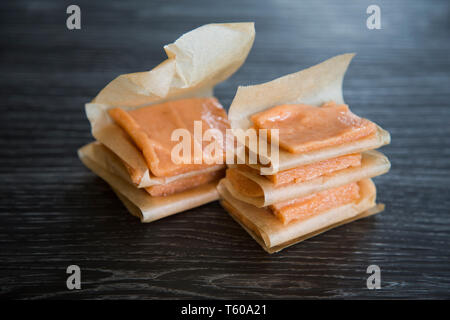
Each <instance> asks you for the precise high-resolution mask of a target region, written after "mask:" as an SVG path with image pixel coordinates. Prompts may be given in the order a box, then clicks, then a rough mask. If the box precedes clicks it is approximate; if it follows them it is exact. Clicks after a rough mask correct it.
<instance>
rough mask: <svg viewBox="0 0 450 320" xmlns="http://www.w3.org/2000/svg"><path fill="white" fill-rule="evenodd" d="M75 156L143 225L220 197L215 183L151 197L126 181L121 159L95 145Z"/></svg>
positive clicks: (87, 147)
mask: <svg viewBox="0 0 450 320" xmlns="http://www.w3.org/2000/svg"><path fill="white" fill-rule="evenodd" d="M78 156H79V157H80V159H81V161H82V162H83V163H84V165H86V167H88V168H89V169H91V170H92V171H93V172H94V173H95V174H96V175H98V176H99V177H100V178H102V179H103V180H105V181H106V182H107V183H108V184H109V185H110V186H111V187H112V189H113V190H114V192H116V194H117V195H118V196H119V199H121V200H122V202H123V203H124V205H125V206H126V207H127V209H128V210H129V211H130V212H131V214H133V215H134V216H136V217H138V218H139V219H141V221H142V222H152V221H155V220H158V219H161V218H164V217H167V216H170V215H173V214H175V213H178V212H182V211H185V210H188V209H192V208H195V207H198V206H201V205H203V204H206V203H208V202H211V201H215V200H217V199H218V197H219V194H218V192H217V189H216V185H217V183H216V182H213V183H208V184H205V185H202V186H200V187H197V188H195V189H192V190H187V191H184V192H180V193H177V194H174V195H170V196H166V197H152V196H150V195H149V194H148V193H147V192H146V191H145V190H142V189H138V188H136V187H135V186H134V185H132V184H131V183H130V182H129V180H128V181H127V172H126V168H125V167H124V166H123V164H122V162H121V161H120V159H119V158H118V157H117V156H115V155H114V154H113V153H112V152H111V151H108V149H106V148H105V147H104V146H102V145H101V144H100V143H97V142H94V143H90V144H88V145H86V146H84V147H82V148H80V149H79V150H78ZM112 172H114V173H112ZM128 179H129V177H128Z"/></svg>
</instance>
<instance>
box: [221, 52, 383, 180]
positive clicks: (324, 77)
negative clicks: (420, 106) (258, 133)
mask: <svg viewBox="0 0 450 320" xmlns="http://www.w3.org/2000/svg"><path fill="white" fill-rule="evenodd" d="M353 56H354V54H343V55H339V56H336V57H333V58H331V59H328V60H326V61H324V62H322V63H320V64H318V65H315V66H312V67H310V68H308V69H305V70H301V71H299V72H296V73H292V74H289V75H286V76H284V77H281V78H278V79H275V80H272V81H269V82H266V83H263V84H259V85H254V86H240V87H239V88H238V90H237V92H236V96H235V97H234V99H233V102H232V103H231V106H230V110H229V112H228V119H229V120H230V122H231V127H232V129H233V130H236V129H243V130H247V129H248V128H250V127H251V126H252V122H251V120H250V116H251V115H253V114H255V113H258V112H261V111H264V110H267V109H270V108H272V107H275V106H277V105H282V104H298V103H303V104H309V105H313V106H320V105H322V104H323V103H325V102H328V101H331V100H332V101H334V102H336V103H338V104H342V103H344V99H343V94H342V81H343V79H344V74H345V72H346V70H347V67H348V65H349V64H350V61H351V60H352V58H353ZM237 139H238V140H239V142H240V143H241V144H242V145H247V147H248V152H250V153H253V154H255V155H257V154H258V152H257V146H252V145H248V143H247V144H246V141H245V140H244V139H240V137H239V136H237ZM389 142H390V136H389V133H388V132H387V131H385V130H383V129H382V128H380V127H378V130H377V133H376V135H375V136H374V137H368V138H366V139H361V140H359V141H355V142H352V143H347V144H343V145H340V146H336V147H329V148H324V149H322V150H317V151H313V152H307V153H302V154H293V153H289V152H287V151H284V150H282V149H281V148H280V151H279V164H278V165H277V164H276V162H274V161H272V159H271V157H270V155H269V156H268V157H265V156H263V157H262V160H263V161H265V162H270V163H271V165H270V168H269V169H270V170H267V171H266V174H273V173H276V172H278V171H282V170H286V169H291V168H294V167H297V166H300V165H304V164H309V163H314V162H317V161H321V160H325V159H330V158H335V157H338V156H341V155H344V154H349V153H359V152H362V151H366V150H370V149H376V148H379V147H381V146H383V145H385V144H388V143H389ZM260 156H261V155H260Z"/></svg>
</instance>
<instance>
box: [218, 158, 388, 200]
mask: <svg viewBox="0 0 450 320" xmlns="http://www.w3.org/2000/svg"><path fill="white" fill-rule="evenodd" d="M235 167H236V166H235ZM390 167H391V164H390V162H389V160H388V159H387V157H386V156H384V155H383V154H382V153H380V152H378V151H374V150H372V151H366V152H364V153H363V154H362V159H361V166H360V167H351V168H347V169H343V170H339V171H338V172H336V173H334V174H331V175H326V176H323V177H319V178H316V179H313V180H310V181H305V182H302V183H296V184H290V185H288V186H286V187H279V188H275V187H274V185H273V183H272V182H271V181H270V180H268V179H266V178H265V177H264V176H260V175H257V174H254V173H252V172H248V171H245V170H239V168H238V167H236V168H237V169H238V170H239V172H240V173H241V174H242V175H244V176H246V177H247V178H249V179H251V180H252V181H254V182H256V183H257V184H258V185H259V186H260V187H261V189H262V190H263V192H264V196H261V197H248V196H244V195H242V194H241V193H239V192H238V191H237V190H235V189H234V188H233V186H232V184H231V183H230V181H229V180H227V179H223V181H222V183H223V184H224V185H225V186H226V187H227V189H228V192H229V193H230V194H232V195H233V197H234V198H236V199H239V200H241V201H244V202H247V203H250V204H252V205H254V206H256V207H258V208H261V207H266V206H269V205H271V204H274V203H277V202H281V201H285V200H290V199H293V198H297V197H303V196H307V195H309V194H312V193H316V192H320V191H323V190H326V189H330V188H335V187H339V186H343V185H346V184H349V183H352V182H356V181H360V180H363V179H368V178H372V177H375V176H378V175H381V174H384V173H386V172H388V171H389V169H390Z"/></svg>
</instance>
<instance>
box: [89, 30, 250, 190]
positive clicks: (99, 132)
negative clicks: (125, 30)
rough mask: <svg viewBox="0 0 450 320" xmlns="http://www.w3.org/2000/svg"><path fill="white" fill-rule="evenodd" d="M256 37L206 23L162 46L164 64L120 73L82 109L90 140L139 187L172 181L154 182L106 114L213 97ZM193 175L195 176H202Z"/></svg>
mask: <svg viewBox="0 0 450 320" xmlns="http://www.w3.org/2000/svg"><path fill="white" fill-rule="evenodd" d="M254 38H255V29H254V24H253V23H226V24H208V25H204V26H202V27H199V28H197V29H195V30H193V31H190V32H188V33H186V34H184V35H183V36H181V37H180V38H178V39H177V40H176V41H175V42H174V43H171V44H169V45H166V46H164V50H165V51H166V54H167V57H168V58H167V60H165V61H164V62H162V63H161V64H159V65H158V66H157V67H155V68H154V69H152V70H150V71H145V72H137V73H130V74H124V75H121V76H119V77H117V78H116V79H114V80H113V81H111V82H110V83H109V84H108V85H107V86H106V87H105V88H103V89H102V90H101V91H100V93H99V94H98V95H97V96H96V97H95V99H94V100H93V101H92V103H88V104H86V114H87V117H88V119H89V121H90V123H91V129H92V135H93V136H94V137H95V138H96V139H97V140H98V141H100V142H102V143H103V144H104V145H105V146H107V147H108V148H109V149H110V150H112V151H113V152H114V153H115V154H116V155H117V156H119V157H120V158H121V159H122V160H123V161H125V162H126V163H127V165H129V166H130V167H131V168H133V169H134V170H137V172H140V173H142V176H143V177H142V179H141V181H140V182H139V183H138V187H140V188H143V187H148V186H151V185H155V184H164V183H168V182H171V181H173V180H175V179H179V178H181V177H184V176H181V175H180V176H175V177H171V178H170V181H169V180H168V179H164V178H156V177H154V176H153V175H152V174H151V172H150V171H149V169H148V167H147V164H146V162H145V160H144V158H143V156H142V154H141V151H140V150H139V149H137V148H136V146H135V145H134V144H133V143H132V141H131V140H130V139H129V138H128V137H127V135H126V134H125V133H124V131H123V130H122V129H121V128H120V127H119V126H117V125H115V124H114V122H113V120H112V119H111V118H110V117H109V115H108V113H107V110H108V109H110V108H113V107H121V108H123V109H126V110H131V109H136V108H139V107H143V106H148V105H151V104H155V103H162V102H165V101H170V100H176V99H181V98H188V97H211V96H212V95H213V88H214V86H215V85H216V84H218V83H220V82H222V81H224V80H226V79H227V78H228V77H230V76H231V75H232V74H233V73H234V72H236V71H237V70H238V69H239V67H240V66H241V65H242V64H243V63H244V61H245V59H246V57H247V55H248V53H249V51H250V49H251V47H252V45H253V41H254ZM203 172H204V171H203V170H201V171H197V172H195V173H193V174H200V173H203Z"/></svg>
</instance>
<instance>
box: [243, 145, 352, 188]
mask: <svg viewBox="0 0 450 320" xmlns="http://www.w3.org/2000/svg"><path fill="white" fill-rule="evenodd" d="M359 166H361V154H360V153H355V154H348V155H345V156H340V157H337V158H332V159H326V160H322V161H318V162H314V163H311V164H306V165H302V166H298V167H295V168H292V169H287V170H283V171H280V172H277V173H275V174H272V175H264V176H263V177H266V178H267V179H269V180H270V181H271V182H272V183H273V184H274V186H275V187H276V188H277V187H281V186H285V185H287V184H290V183H301V182H305V181H309V180H312V179H315V178H318V177H321V176H324V175H329V174H331V173H333V172H335V171H339V170H343V169H346V168H349V167H359ZM240 168H241V169H244V170H250V171H253V172H255V173H259V170H255V169H253V168H250V167H249V166H246V165H242V166H240Z"/></svg>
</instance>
